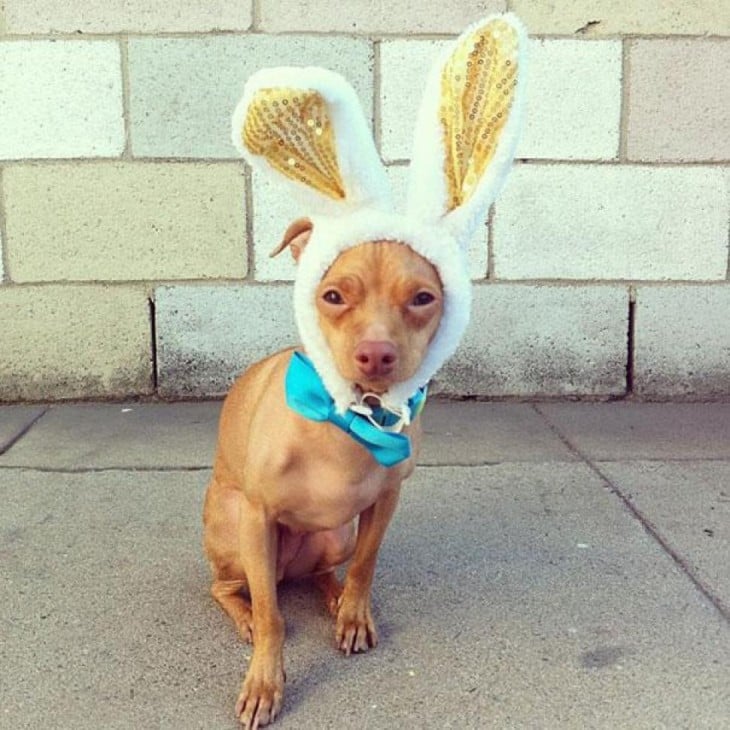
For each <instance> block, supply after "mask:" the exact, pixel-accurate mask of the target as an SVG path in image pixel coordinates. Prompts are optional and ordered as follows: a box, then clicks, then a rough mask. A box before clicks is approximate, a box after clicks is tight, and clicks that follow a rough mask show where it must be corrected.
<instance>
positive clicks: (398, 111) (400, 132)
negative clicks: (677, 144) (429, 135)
mask: <svg viewBox="0 0 730 730" xmlns="http://www.w3.org/2000/svg"><path fill="white" fill-rule="evenodd" d="M446 45H447V41H435V40H395V41H383V43H382V44H381V51H380V59H381V79H382V83H381V109H382V152H383V157H384V158H385V159H387V160H399V159H408V158H410V155H411V145H412V140H413V127H414V120H415V118H416V115H417V113H418V109H419V105H420V102H421V97H422V95H423V90H424V86H425V82H426V77H427V75H428V71H429V69H430V68H431V65H432V64H433V63H434V61H435V60H436V58H437V57H438V56H439V54H440V53H442V51H443V49H444V47H445V46H446ZM528 63H529V65H528V68H527V75H526V78H527V89H526V99H527V105H526V110H525V127H524V132H523V136H522V139H521V140H520V143H519V147H518V150H517V157H521V158H543V159H567V160H579V159H584V160H605V159H613V158H614V157H616V156H617V154H618V146H619V127H620V118H621V43H620V42H619V41H590V42H589V41H576V40H543V41H531V43H530V48H529V56H528Z"/></svg>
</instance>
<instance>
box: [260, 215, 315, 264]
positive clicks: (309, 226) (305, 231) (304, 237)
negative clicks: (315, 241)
mask: <svg viewBox="0 0 730 730" xmlns="http://www.w3.org/2000/svg"><path fill="white" fill-rule="evenodd" d="M313 229H314V224H313V223H312V221H311V220H309V218H297V219H296V220H295V221H294V222H293V223H291V224H289V227H288V228H287V229H286V231H284V237H283V238H282V239H281V243H279V245H278V246H277V247H276V248H275V249H274V250H273V251H272V252H271V253H270V254H269V257H270V258H274V256H276V255H277V254H280V253H281V252H282V251H283V250H284V249H285V248H286V247H287V246H289V250H290V251H291V255H292V256H293V257H294V260H295V261H299V257H300V256H301V255H302V251H303V250H304V247H305V246H306V245H307V243H308V242H309V237H310V236H311V235H312V230H313Z"/></svg>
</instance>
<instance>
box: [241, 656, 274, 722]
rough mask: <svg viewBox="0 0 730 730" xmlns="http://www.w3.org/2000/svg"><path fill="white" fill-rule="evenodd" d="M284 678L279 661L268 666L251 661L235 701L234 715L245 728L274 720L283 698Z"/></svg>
mask: <svg viewBox="0 0 730 730" xmlns="http://www.w3.org/2000/svg"><path fill="white" fill-rule="evenodd" d="M284 680H285V675H284V668H283V667H282V665H281V663H280V662H277V663H276V664H275V665H274V666H272V667H270V668H266V667H259V666H257V664H256V663H254V662H252V664H251V667H250V668H249V670H248V674H247V675H246V679H244V680H243V686H242V687H241V693H240V694H239V695H238V700H237V702H236V716H237V717H238V718H239V720H240V721H241V725H243V727H244V728H245V730H256V728H258V727H263V726H264V725H268V724H269V723H270V722H274V720H275V719H276V716H277V715H278V714H279V712H280V710H281V705H282V701H283V699H284Z"/></svg>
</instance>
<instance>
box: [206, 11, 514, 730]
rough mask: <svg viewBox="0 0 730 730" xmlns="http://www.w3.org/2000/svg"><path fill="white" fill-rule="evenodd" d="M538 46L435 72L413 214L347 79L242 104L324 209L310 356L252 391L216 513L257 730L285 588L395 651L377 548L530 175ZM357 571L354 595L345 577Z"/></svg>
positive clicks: (465, 51)
mask: <svg viewBox="0 0 730 730" xmlns="http://www.w3.org/2000/svg"><path fill="white" fill-rule="evenodd" d="M526 44H527V33H526V31H525V29H524V27H523V26H522V24H521V23H520V22H519V20H518V19H517V18H516V17H515V16H514V15H511V14H506V15H494V16H490V17H488V18H485V19H484V20H482V21H479V22H477V23H475V24H473V25H472V26H470V27H469V28H467V30H466V31H465V32H464V33H463V34H462V35H461V36H460V37H459V38H458V39H457V40H456V42H455V44H454V45H453V47H452V48H450V49H447V53H445V54H444V56H443V58H441V59H440V60H439V61H438V62H437V63H436V65H435V66H434V68H433V71H432V73H431V76H430V77H429V79H428V82H427V84H426V91H425V94H424V98H423V103H422V106H421V110H420V112H419V115H418V119H417V121H416V132H415V136H414V149H413V155H412V159H411V165H410V181H409V195H408V204H407V207H406V212H405V214H401V213H397V212H396V211H395V206H394V205H393V196H392V193H391V191H390V184H389V180H388V175H387V173H386V170H385V168H384V166H383V164H382V162H381V160H380V157H379V155H378V151H377V149H376V147H375V144H374V141H373V138H372V135H371V134H370V130H369V128H368V123H367V121H366V119H365V116H364V114H363V111H362V107H361V106H360V103H359V100H358V98H357V95H356V94H355V91H354V90H353V88H352V87H351V86H350V85H349V84H348V83H347V81H345V79H343V78H342V77H341V76H339V75H338V74H336V73H333V72H332V71H328V70H326V69H321V68H316V67H306V68H294V67H277V68H270V69H261V70H260V71H257V72H256V73H255V74H254V75H253V76H252V77H251V78H250V79H249V80H248V81H247V83H246V86H245V88H244V94H243V98H242V99H241V101H240V102H239V104H238V106H237V107H236V110H235V112H234V115H233V125H232V142H233V144H234V145H235V146H236V148H237V149H238V150H239V151H240V152H241V154H242V155H243V157H244V158H245V159H246V161H247V162H248V163H249V164H250V165H251V166H252V167H254V168H255V169H257V170H258V171H260V172H261V173H262V174H264V175H268V176H269V177H272V178H273V179H276V180H278V181H279V182H280V183H282V184H283V185H285V186H288V188H289V190H290V192H291V193H292V194H293V195H294V196H295V197H298V198H300V201H299V202H300V203H301V204H302V205H303V206H304V205H306V206H308V210H309V211H311V216H310V217H307V218H300V219H297V220H295V221H294V222H293V223H292V224H291V225H290V226H289V228H288V229H287V230H286V232H285V233H284V236H283V239H282V241H281V243H280V245H279V246H278V247H277V248H276V250H275V251H274V255H275V254H277V253H280V252H281V251H283V250H284V249H286V248H289V249H290V251H291V253H292V255H293V256H294V259H295V261H296V265H297V273H296V277H295V281H294V310H295V315H296V319H297V328H298V331H299V336H300V338H301V343H302V345H301V346H300V347H299V348H291V349H288V350H284V351H283V352H279V353H277V354H275V355H272V356H271V357H269V358H267V359H265V360H262V361H261V362H259V363H256V364H255V365H253V366H252V367H251V368H249V369H248V370H247V371H246V372H245V373H244V374H243V376H242V377H241V378H240V379H238V380H237V381H236V382H235V383H234V385H233V387H232V388H231V391H230V392H229V394H228V396H227V398H226V400H225V402H224V404H223V409H222V413H221V420H220V432H219V437H218V446H217V451H216V456H215V463H214V467H213V475H212V479H211V482H210V484H209V486H208V490H207V494H206V499H205V507H204V543H205V551H206V554H207V557H208V560H209V562H210V565H211V568H212V572H213V584H212V587H211V592H212V594H213V597H214V598H215V600H216V601H218V603H219V604H220V605H221V606H222V608H223V609H224V611H225V612H226V613H227V614H228V615H229V616H230V617H231V618H232V619H233V622H234V623H235V625H236V627H237V628H238V631H239V633H240V634H241V636H242V637H243V638H244V639H245V640H247V641H252V642H253V655H252V658H251V663H250V665H249V668H248V672H247V674H246V676H245V678H244V681H243V686H242V688H241V692H240V694H239V696H238V700H237V702H236V714H237V716H238V717H239V719H240V721H241V724H242V725H243V726H244V727H245V728H247V729H248V730H252V729H253V728H258V727H260V726H263V725H267V724H268V723H270V722H272V721H273V720H274V718H275V717H276V716H277V715H278V714H279V712H280V711H281V707H282V699H283V692H284V677H285V674H284V659H283V646H284V621H283V619H282V617H281V612H280V611H279V607H278V603H277V585H278V583H279V582H281V581H283V580H287V579H294V578H303V577H311V578H312V579H313V580H314V582H315V583H316V584H317V585H318V586H319V588H320V589H321V591H322V593H323V596H324V600H325V604H326V606H327V608H328V609H329V611H330V613H331V614H332V616H333V617H334V623H335V640H336V643H337V646H338V647H339V649H340V650H341V651H342V652H344V653H345V654H347V655H349V654H356V653H359V652H363V651H367V650H368V649H371V648H373V647H374V646H376V644H377V643H378V634H377V629H376V627H375V624H374V622H373V613H372V606H371V588H372V583H373V575H374V571H375V564H376V560H377V556H378V550H379V549H380V545H381V543H382V541H383V537H384V535H385V532H386V530H387V527H388V524H389V523H390V520H391V517H392V516H393V513H394V511H395V509H396V506H397V504H398V498H399V494H400V489H401V484H402V483H403V481H404V480H405V479H406V478H408V477H409V476H410V475H411V473H412V472H413V469H414V464H415V460H416V456H417V454H418V448H419V444H420V438H421V428H420V421H419V414H420V410H421V408H422V407H423V403H424V401H425V397H426V386H427V384H428V382H429V381H430V379H431V378H432V377H433V375H434V374H435V373H436V372H438V370H439V368H440V367H441V366H442V365H443V363H444V362H445V361H446V360H447V359H448V358H449V357H450V356H451V355H452V354H453V353H454V351H455V350H456V348H457V346H458V344H459V342H460V340H461V337H462V336H463V334H464V331H465V329H466V326H467V323H468V321H469V311H470V303H471V282H470V276H469V267H468V264H467V256H466V252H467V248H468V245H469V241H470V237H471V236H472V234H473V233H474V231H475V229H476V227H477V226H479V225H480V224H483V222H484V221H485V219H486V217H487V212H488V210H489V206H490V205H491V203H492V201H493V200H494V199H495V197H496V195H497V193H498V191H499V189H500V187H501V185H502V184H503V182H504V180H505V178H506V176H507V173H508V171H509V168H510V166H511V164H512V159H513V156H514V151H515V148H516V142H517V137H518V134H519V129H520V110H521V108H522V102H521V99H522V91H521V89H523V88H524V83H523V82H521V81H520V78H521V76H520V74H519V71H520V69H521V68H522V66H523V62H524V49H525V47H526ZM348 561H349V565H348V567H347V570H346V573H345V579H344V583H343V584H342V585H341V584H340V583H339V581H338V579H337V577H336V575H335V572H334V571H335V569H336V568H337V566H340V565H342V564H344V563H346V562H348Z"/></svg>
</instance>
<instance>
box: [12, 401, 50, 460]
mask: <svg viewBox="0 0 730 730" xmlns="http://www.w3.org/2000/svg"><path fill="white" fill-rule="evenodd" d="M50 410H51V406H47V407H46V408H44V409H43V410H42V411H41V412H40V413H39V414H38V415H37V416H36V417H35V418H34V419H33V420H32V421H30V422H28V423H26V424H25V426H23V428H21V429H20V431H18V433H16V434H15V436H13V437H12V438H11V439H10V441H8V442H7V443H6V444H5V446H3V447H2V448H0V456H2V455H3V454H7V453H8V451H10V449H12V448H13V446H15V444H17V443H18V441H20V440H21V439H22V438H23V436H25V435H26V434H27V433H28V431H30V430H31V429H32V428H33V426H35V425H36V423H38V421H40V420H41V418H43V416H45V415H46V413H48V411H50ZM3 468H4V467H3Z"/></svg>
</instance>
